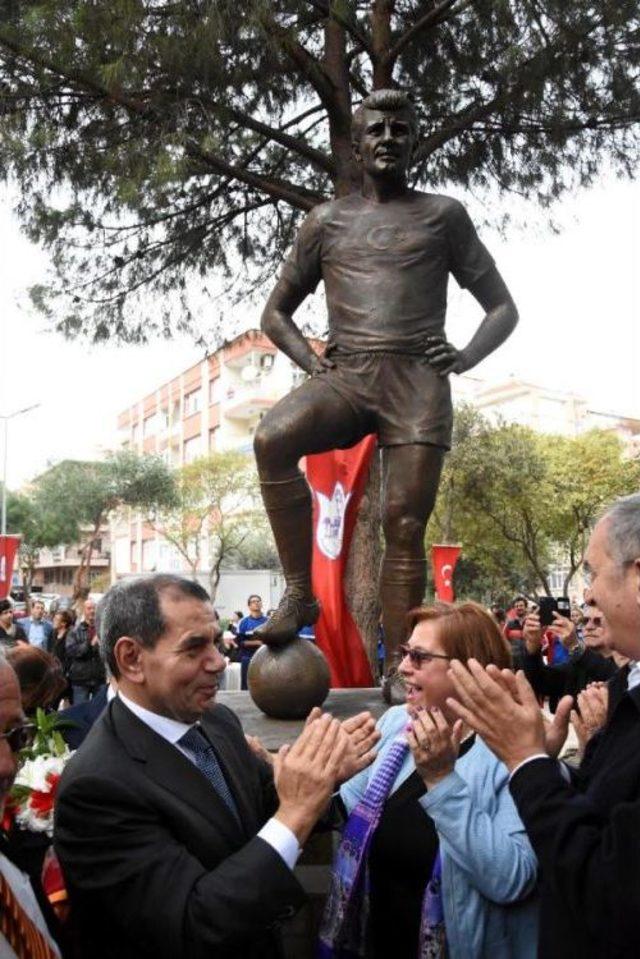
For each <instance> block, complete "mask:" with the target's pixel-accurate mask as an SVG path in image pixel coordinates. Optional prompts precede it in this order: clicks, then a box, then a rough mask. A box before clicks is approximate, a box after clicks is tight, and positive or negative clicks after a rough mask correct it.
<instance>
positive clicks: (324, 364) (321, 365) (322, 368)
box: [307, 356, 336, 376]
mask: <svg viewBox="0 0 640 959" xmlns="http://www.w3.org/2000/svg"><path fill="white" fill-rule="evenodd" d="M335 366H336V364H335V363H334V362H333V360H330V359H329V358H328V357H326V356H314V359H313V363H312V365H311V368H310V369H309V370H307V372H308V373H309V374H310V375H311V376H320V375H321V374H322V373H326V372H327V370H333V369H335Z"/></svg>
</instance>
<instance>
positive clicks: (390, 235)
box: [366, 225, 406, 251]
mask: <svg viewBox="0 0 640 959" xmlns="http://www.w3.org/2000/svg"><path fill="white" fill-rule="evenodd" d="M405 239H406V231H405V230H404V229H403V227H401V226H393V225H387V226H374V227H372V228H371V229H370V230H368V231H367V233H366V241H367V244H368V245H369V246H371V247H373V249H374V250H380V251H382V250H391V249H393V248H394V247H399V246H401V245H402V243H403V241H404V240H405Z"/></svg>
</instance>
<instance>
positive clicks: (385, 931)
mask: <svg viewBox="0 0 640 959" xmlns="http://www.w3.org/2000/svg"><path fill="white" fill-rule="evenodd" d="M409 620H410V637H409V640H408V643H407V644H406V645H405V646H402V647H401V651H402V653H403V657H404V658H403V659H402V662H401V664H400V673H401V675H402V677H403V679H404V682H405V685H406V690H407V704H406V706H396V707H393V708H392V709H389V710H388V711H387V712H386V713H385V714H384V715H383V716H382V718H381V719H380V721H379V723H378V729H379V730H380V733H381V736H382V738H381V741H380V746H379V750H378V755H377V758H376V760H375V762H374V764H373V765H372V766H371V767H370V768H369V769H367V770H366V771H364V772H362V773H360V774H359V775H357V776H355V777H354V778H353V779H351V780H349V781H348V782H346V783H344V784H343V786H342V787H341V790H340V796H341V799H342V801H343V803H344V806H345V807H346V811H347V813H348V814H349V818H348V820H347V823H346V825H345V827H344V831H343V836H342V841H341V844H340V847H339V850H338V853H337V856H336V861H335V863H334V872H333V880H332V886H331V890H330V894H329V897H328V901H327V907H326V911H325V916H324V920H323V923H322V928H321V935H320V952H319V955H320V956H321V957H336V959H337V957H341V956H343V955H351V954H352V953H353V954H355V955H361V956H366V957H367V959H383V957H385V959H388V957H389V956H392V957H393V959H418V957H419V956H423V955H424V956H426V955H428V956H429V957H432V956H434V957H444V956H445V955H446V956H447V957H449V959H516V957H517V959H534V957H535V956H536V948H537V913H538V902H537V896H536V884H537V863H536V858H535V855H534V853H533V850H532V848H531V845H530V843H529V840H528V838H527V835H526V832H525V830H524V827H523V825H522V822H521V821H520V818H519V816H518V814H517V811H516V808H515V805H514V803H513V800H512V798H511V795H510V793H509V788H508V785H509V775H508V772H507V769H506V767H505V766H504V765H503V764H502V763H500V762H499V761H498V760H497V759H496V758H495V757H494V755H493V754H492V753H491V751H490V750H489V749H488V748H487V747H486V746H485V744H484V743H483V741H482V740H481V739H480V738H479V737H478V736H475V735H474V734H473V732H472V731H471V730H469V729H465V728H464V727H463V725H462V723H461V722H455V716H454V715H453V714H450V713H449V710H448V708H447V697H449V696H451V695H453V692H454V687H453V684H452V681H451V679H450V678H449V675H448V670H449V662H450V660H451V659H452V658H457V659H460V660H463V661H466V660H467V659H469V658H470V657H472V656H473V657H475V658H476V659H477V660H478V661H479V662H481V663H483V664H488V663H495V664H496V665H497V666H499V667H501V668H506V667H508V666H509V665H510V663H511V652H510V649H509V644H508V643H507V641H506V640H505V638H504V637H503V635H502V634H501V631H500V629H499V627H498V626H497V624H496V623H495V621H494V619H493V617H492V616H491V615H490V614H489V613H488V612H487V611H486V610H485V609H483V608H482V607H481V606H479V605H477V604H475V603H463V604H461V605H458V606H454V605H445V604H437V605H435V606H432V607H422V608H419V609H415V610H413V611H412V612H411V613H410V614H409Z"/></svg>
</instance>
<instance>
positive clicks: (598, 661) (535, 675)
mask: <svg viewBox="0 0 640 959" xmlns="http://www.w3.org/2000/svg"><path fill="white" fill-rule="evenodd" d="M523 669H524V671H525V675H526V677H527V679H528V680H529V682H530V683H531V685H532V687H533V690H534V692H535V694H536V696H549V697H550V698H551V700H553V701H555V702H556V703H557V702H558V700H559V699H561V698H562V697H563V696H566V695H569V696H577V695H578V693H580V692H582V690H583V689H584V688H585V687H586V686H588V684H589V683H593V682H602V683H606V682H608V681H609V680H610V679H612V678H613V676H615V674H616V672H617V671H618V667H617V666H616V664H615V662H614V661H613V659H606V658H605V657H604V656H601V655H600V653H597V652H596V651H595V650H593V649H589V647H586V648H584V649H581V650H580V651H579V653H578V655H575V654H574V655H572V656H571V657H570V658H569V659H568V660H567V661H566V662H564V663H559V664H558V665H557V666H553V665H550V666H547V665H546V664H545V663H544V661H543V659H542V653H526V652H525V654H524V657H523Z"/></svg>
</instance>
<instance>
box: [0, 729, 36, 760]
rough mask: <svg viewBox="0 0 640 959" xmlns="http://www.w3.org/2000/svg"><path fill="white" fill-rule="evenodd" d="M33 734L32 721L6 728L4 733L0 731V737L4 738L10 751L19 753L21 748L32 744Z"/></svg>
mask: <svg viewBox="0 0 640 959" xmlns="http://www.w3.org/2000/svg"><path fill="white" fill-rule="evenodd" d="M35 735H36V727H35V725H34V723H23V724H22V726H14V727H13V729H8V730H7V732H6V733H0V739H6V741H7V743H8V744H9V749H10V750H11V752H12V753H19V752H20V750H21V749H27V748H28V747H29V746H31V745H32V744H33V740H34V739H35Z"/></svg>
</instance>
